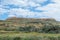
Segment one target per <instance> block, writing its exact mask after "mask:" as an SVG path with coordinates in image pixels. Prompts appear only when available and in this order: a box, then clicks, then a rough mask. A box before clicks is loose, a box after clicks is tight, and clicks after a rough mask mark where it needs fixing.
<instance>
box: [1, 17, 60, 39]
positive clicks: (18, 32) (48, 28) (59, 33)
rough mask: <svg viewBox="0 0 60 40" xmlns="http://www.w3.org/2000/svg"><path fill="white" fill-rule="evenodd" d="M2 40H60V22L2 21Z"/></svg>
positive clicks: (14, 18)
mask: <svg viewBox="0 0 60 40" xmlns="http://www.w3.org/2000/svg"><path fill="white" fill-rule="evenodd" d="M0 40H60V21H56V20H55V19H53V18H40V19H38V18H16V17H11V18H7V19H6V20H0Z"/></svg>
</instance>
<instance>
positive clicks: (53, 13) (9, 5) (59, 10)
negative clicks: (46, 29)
mask: <svg viewBox="0 0 60 40" xmlns="http://www.w3.org/2000/svg"><path fill="white" fill-rule="evenodd" d="M9 17H24V18H54V19H56V20H59V21H60V0H0V20H4V19H6V18H9Z"/></svg>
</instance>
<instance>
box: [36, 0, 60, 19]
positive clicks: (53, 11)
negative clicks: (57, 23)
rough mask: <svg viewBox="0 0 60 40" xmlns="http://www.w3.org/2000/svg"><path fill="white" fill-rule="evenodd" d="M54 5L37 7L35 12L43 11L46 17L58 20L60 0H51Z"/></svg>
mask: <svg viewBox="0 0 60 40" xmlns="http://www.w3.org/2000/svg"><path fill="white" fill-rule="evenodd" d="M53 1H54V2H55V3H54V4H48V5H47V6H44V7H37V8H36V10H43V11H44V12H43V13H45V14H46V15H47V16H50V17H52V18H55V19H60V18H59V17H60V0H53Z"/></svg>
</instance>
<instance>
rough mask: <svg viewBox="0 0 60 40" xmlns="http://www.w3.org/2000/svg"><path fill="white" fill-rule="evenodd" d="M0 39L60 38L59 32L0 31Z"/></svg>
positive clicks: (58, 39)
mask: <svg viewBox="0 0 60 40" xmlns="http://www.w3.org/2000/svg"><path fill="white" fill-rule="evenodd" d="M0 40H60V34H47V33H36V32H30V33H24V32H12V31H11V32H0Z"/></svg>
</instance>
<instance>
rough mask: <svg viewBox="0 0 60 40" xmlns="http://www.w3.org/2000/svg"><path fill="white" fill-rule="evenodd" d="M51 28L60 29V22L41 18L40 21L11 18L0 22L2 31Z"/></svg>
mask: <svg viewBox="0 0 60 40" xmlns="http://www.w3.org/2000/svg"><path fill="white" fill-rule="evenodd" d="M51 26H52V27H55V26H56V27H59V26H60V22H59V21H56V20H55V19H53V18H39V19H38V18H17V17H10V18H7V19H6V20H0V30H10V31H11V30H18V29H19V28H20V27H24V28H23V30H26V29H25V28H26V27H29V28H31V27H32V29H34V27H35V28H38V29H40V28H41V27H47V29H49V28H50V27H51ZM27 29H28V28H27ZM32 29H31V30H32ZM45 29H46V28H45ZM19 30H20V29H19ZM21 30H22V28H21ZM59 31H60V30H59Z"/></svg>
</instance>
